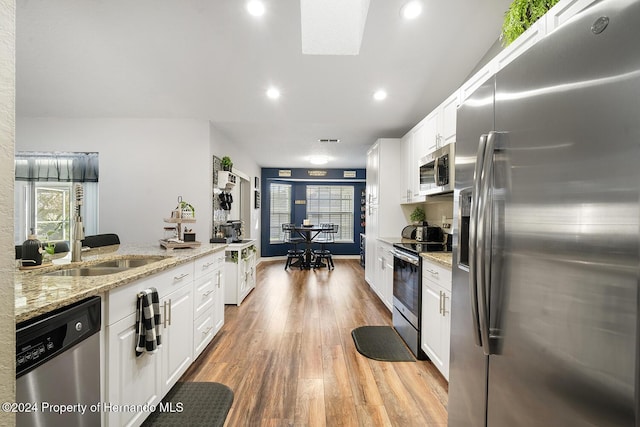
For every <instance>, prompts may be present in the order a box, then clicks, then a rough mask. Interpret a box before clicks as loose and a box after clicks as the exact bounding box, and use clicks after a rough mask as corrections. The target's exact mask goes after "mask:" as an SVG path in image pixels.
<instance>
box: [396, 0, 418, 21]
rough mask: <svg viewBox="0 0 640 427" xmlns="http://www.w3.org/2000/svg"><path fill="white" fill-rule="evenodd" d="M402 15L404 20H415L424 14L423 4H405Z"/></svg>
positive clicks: (416, 2)
mask: <svg viewBox="0 0 640 427" xmlns="http://www.w3.org/2000/svg"><path fill="white" fill-rule="evenodd" d="M400 13H401V14H402V17H403V18H404V19H415V18H417V17H418V16H420V14H421V13H422V3H420V2H419V1H418V0H412V1H410V2H408V3H405V5H404V6H402V9H400Z"/></svg>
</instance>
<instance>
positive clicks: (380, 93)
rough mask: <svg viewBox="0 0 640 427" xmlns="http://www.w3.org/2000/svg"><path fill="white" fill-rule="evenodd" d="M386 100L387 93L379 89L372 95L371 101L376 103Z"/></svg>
mask: <svg viewBox="0 0 640 427" xmlns="http://www.w3.org/2000/svg"><path fill="white" fill-rule="evenodd" d="M386 98H387V92H386V91H385V90H384V89H379V90H377V91H376V92H375V93H374V94H373V99H375V100H376V101H382V100H384V99H386Z"/></svg>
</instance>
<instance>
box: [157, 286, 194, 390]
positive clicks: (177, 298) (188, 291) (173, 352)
mask: <svg viewBox="0 0 640 427" xmlns="http://www.w3.org/2000/svg"><path fill="white" fill-rule="evenodd" d="M165 304H167V305H166V307H167V314H166V315H165V317H164V319H163V322H164V325H163V329H162V334H163V335H162V346H161V360H162V371H161V377H162V387H163V389H162V391H163V393H162V394H163V395H164V394H166V393H167V392H168V391H169V390H171V387H173V385H174V384H175V383H176V382H177V381H178V379H179V378H180V377H181V376H182V374H184V373H185V372H186V370H187V368H188V367H189V366H190V365H191V363H192V362H193V285H186V286H184V287H182V288H180V289H178V290H177V291H175V292H172V293H171V294H169V295H167V296H166V297H164V298H162V299H161V300H160V306H161V307H164V306H165Z"/></svg>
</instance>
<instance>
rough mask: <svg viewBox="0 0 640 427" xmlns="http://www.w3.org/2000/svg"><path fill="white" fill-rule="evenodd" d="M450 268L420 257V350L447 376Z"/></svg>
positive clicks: (449, 338)
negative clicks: (421, 259)
mask: <svg viewBox="0 0 640 427" xmlns="http://www.w3.org/2000/svg"><path fill="white" fill-rule="evenodd" d="M450 334H451V270H448V269H446V268H444V267H442V266H440V265H438V264H435V263H431V262H429V261H426V260H424V259H423V261H422V325H421V337H420V338H421V342H422V350H423V351H424V352H425V353H426V354H427V356H429V359H430V360H431V362H432V363H433V364H434V365H435V366H436V368H438V370H439V371H440V373H442V375H443V376H444V377H445V378H446V379H447V381H448V380H449V354H450V342H451V337H450Z"/></svg>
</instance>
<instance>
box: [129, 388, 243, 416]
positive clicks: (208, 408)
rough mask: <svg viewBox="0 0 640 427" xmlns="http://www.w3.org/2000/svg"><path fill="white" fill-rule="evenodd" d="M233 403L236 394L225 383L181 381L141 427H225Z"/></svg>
mask: <svg viewBox="0 0 640 427" xmlns="http://www.w3.org/2000/svg"><path fill="white" fill-rule="evenodd" d="M232 403H233V391H231V389H230V388H229V387H227V386H226V385H224V384H220V383H190V382H179V383H177V384H176V385H175V386H173V388H172V389H171V390H170V391H169V393H167V395H166V396H165V397H164V399H162V405H158V406H157V407H156V410H155V412H153V413H152V414H150V415H149V417H148V418H147V419H146V420H145V422H144V423H143V424H142V425H143V427H155V426H171V427H175V426H185V427H186V426H189V427H196V426H198V427H199V426H216V427H218V426H219V427H222V426H223V425H224V421H225V419H226V418H227V414H228V413H229V409H231V404H232ZM163 405H164V406H163Z"/></svg>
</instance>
